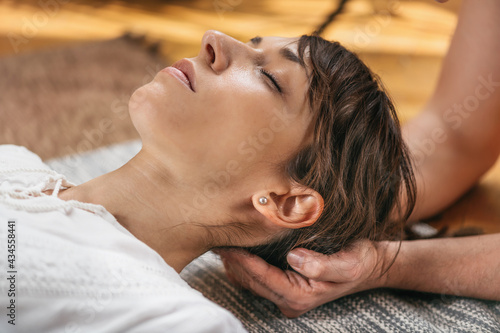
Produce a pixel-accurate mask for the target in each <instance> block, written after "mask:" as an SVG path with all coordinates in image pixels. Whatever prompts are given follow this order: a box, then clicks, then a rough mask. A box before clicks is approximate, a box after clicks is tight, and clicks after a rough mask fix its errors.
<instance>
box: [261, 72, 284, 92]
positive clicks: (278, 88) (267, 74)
mask: <svg viewBox="0 0 500 333" xmlns="http://www.w3.org/2000/svg"><path fill="white" fill-rule="evenodd" d="M260 72H261V74H263V75H265V76H267V78H268V79H269V80H271V82H272V83H273V85H274V86H275V87H276V90H278V92H279V93H280V94H281V92H282V90H281V87H280V85H279V83H278V80H276V77H275V76H274V75H273V74H271V73H269V72H268V71H266V70H265V69H263V68H261V69H260Z"/></svg>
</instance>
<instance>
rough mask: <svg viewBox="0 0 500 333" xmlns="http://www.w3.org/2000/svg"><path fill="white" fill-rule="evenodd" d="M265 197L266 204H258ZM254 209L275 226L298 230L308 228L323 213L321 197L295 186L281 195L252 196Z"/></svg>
mask: <svg viewBox="0 0 500 333" xmlns="http://www.w3.org/2000/svg"><path fill="white" fill-rule="evenodd" d="M261 197H266V199H267V203H266V204H262V203H260V202H259V199H260V198H261ZM252 203H253V206H254V208H255V209H256V210H257V211H259V212H260V213H261V214H262V215H264V216H265V217H266V218H267V219H268V220H269V221H271V222H272V223H274V224H275V225H276V226H279V227H283V228H288V229H298V228H304V227H308V226H310V225H312V224H314V222H316V220H317V219H318V218H319V217H320V215H321V213H322V212H323V207H324V202H323V197H322V196H321V195H320V194H319V193H318V192H316V191H315V190H313V189H311V188H308V187H305V186H301V185H297V186H294V187H293V188H292V189H290V190H289V191H288V192H286V193H283V194H277V193H275V192H270V191H269V192H266V191H262V192H259V193H255V194H254V195H253V196H252Z"/></svg>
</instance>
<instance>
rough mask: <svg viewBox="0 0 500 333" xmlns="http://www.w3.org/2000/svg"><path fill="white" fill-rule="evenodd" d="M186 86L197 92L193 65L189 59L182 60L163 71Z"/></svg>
mask: <svg viewBox="0 0 500 333" xmlns="http://www.w3.org/2000/svg"><path fill="white" fill-rule="evenodd" d="M162 72H167V73H169V74H170V75H172V76H173V77H175V78H176V79H178V80H179V81H181V82H182V83H184V85H186V86H187V87H188V88H189V89H191V91H193V92H196V81H195V75H194V66H193V63H192V62H191V61H189V60H187V59H181V60H179V61H177V62H175V63H174V64H173V65H172V66H170V67H167V68H165V69H162Z"/></svg>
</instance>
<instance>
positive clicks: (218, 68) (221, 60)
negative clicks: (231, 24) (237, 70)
mask: <svg viewBox="0 0 500 333" xmlns="http://www.w3.org/2000/svg"><path fill="white" fill-rule="evenodd" d="M248 48H249V47H248V46H247V45H246V44H244V43H241V42H240V41H238V40H236V39H234V38H232V37H229V36H228V35H226V34H223V33H222V32H220V31H216V30H208V31H207V32H205V34H204V35H203V38H202V40H201V50H200V54H199V55H200V58H202V59H204V60H205V62H206V63H207V65H208V66H210V67H211V68H212V70H213V71H214V72H215V73H217V74H220V73H221V72H223V71H224V70H226V69H227V68H228V67H229V66H230V64H231V63H232V62H233V61H234V60H235V58H236V56H239V55H241V54H242V53H245V52H242V51H244V50H246V49H248ZM250 49H251V48H250Z"/></svg>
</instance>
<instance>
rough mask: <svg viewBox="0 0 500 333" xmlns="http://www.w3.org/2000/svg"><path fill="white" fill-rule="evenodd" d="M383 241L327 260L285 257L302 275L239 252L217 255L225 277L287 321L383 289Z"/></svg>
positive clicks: (301, 254) (305, 253)
mask: <svg viewBox="0 0 500 333" xmlns="http://www.w3.org/2000/svg"><path fill="white" fill-rule="evenodd" d="M384 248H385V246H383V245H382V243H373V242H370V241H368V240H362V241H358V242H356V243H354V244H353V246H352V247H351V248H350V249H349V250H348V251H341V252H338V253H335V254H333V255H330V256H326V255H322V254H319V253H316V252H313V251H309V250H305V249H295V250H293V251H292V252H291V253H290V254H289V255H288V257H287V259H288V262H289V264H290V265H291V266H292V267H293V268H294V269H295V270H296V271H297V272H300V273H301V274H302V275H301V274H298V273H296V272H293V271H289V270H287V271H282V270H281V269H279V268H277V267H274V266H271V265H269V264H268V263H267V262H265V261H264V260H262V259H261V258H260V257H257V256H255V255H251V254H249V253H248V252H246V251H244V250H240V249H231V250H223V251H217V253H218V254H219V255H220V256H221V258H222V261H223V263H224V267H225V268H226V273H227V276H228V279H229V280H230V281H231V282H232V283H233V284H236V285H239V286H241V287H243V288H245V289H249V290H250V291H252V292H253V293H255V294H257V295H259V296H261V297H264V298H266V299H268V300H270V301H271V302H273V303H275V304H276V305H277V306H278V308H279V309H280V310H281V312H283V314H284V315H285V316H287V317H290V318H293V317H298V316H300V315H301V314H303V313H305V312H307V311H309V310H311V309H314V308H315V307H317V306H319V305H322V304H324V303H327V302H329V301H333V300H335V299H337V298H340V297H343V296H346V295H349V294H353V293H356V292H360V291H363V290H368V289H373V288H378V287H382V286H383V285H384V281H383V280H384V276H382V277H381V276H380V275H381V273H382V272H383V269H384V268H385V267H386V264H387V261H388V260H387V259H385V258H389V256H388V255H387V251H385V250H384Z"/></svg>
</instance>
